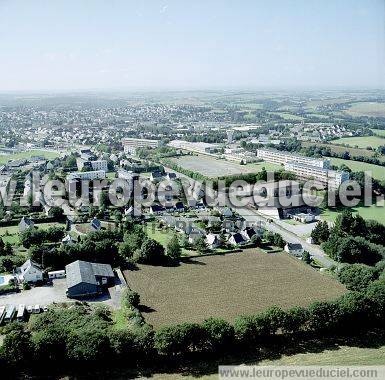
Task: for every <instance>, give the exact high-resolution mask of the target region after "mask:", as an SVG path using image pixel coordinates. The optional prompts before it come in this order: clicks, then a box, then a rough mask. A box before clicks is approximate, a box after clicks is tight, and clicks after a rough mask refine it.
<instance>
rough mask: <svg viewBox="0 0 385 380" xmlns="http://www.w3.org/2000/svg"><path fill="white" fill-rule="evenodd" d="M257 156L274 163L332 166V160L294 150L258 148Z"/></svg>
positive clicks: (325, 167) (326, 167)
mask: <svg viewBox="0 0 385 380" xmlns="http://www.w3.org/2000/svg"><path fill="white" fill-rule="evenodd" d="M257 157H258V158H260V159H262V160H264V161H267V162H271V163H274V164H283V165H285V164H286V163H287V162H296V163H298V164H304V165H310V166H316V167H319V168H324V169H328V168H330V160H329V159H325V158H312V157H306V156H301V155H298V154H293V153H292V152H286V151H281V150H276V149H258V150H257Z"/></svg>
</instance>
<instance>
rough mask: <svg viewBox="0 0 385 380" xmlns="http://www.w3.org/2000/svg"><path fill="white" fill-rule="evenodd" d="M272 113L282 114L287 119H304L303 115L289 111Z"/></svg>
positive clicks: (274, 113)
mask: <svg viewBox="0 0 385 380" xmlns="http://www.w3.org/2000/svg"><path fill="white" fill-rule="evenodd" d="M270 114H271V115H277V116H280V117H282V118H283V119H285V120H293V121H298V120H303V119H304V118H303V117H302V116H298V115H294V114H291V113H287V112H270Z"/></svg>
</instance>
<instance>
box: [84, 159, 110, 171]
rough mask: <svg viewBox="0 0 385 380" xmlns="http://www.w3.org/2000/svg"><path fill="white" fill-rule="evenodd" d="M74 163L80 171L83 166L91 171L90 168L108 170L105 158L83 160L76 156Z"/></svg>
mask: <svg viewBox="0 0 385 380" xmlns="http://www.w3.org/2000/svg"><path fill="white" fill-rule="evenodd" d="M76 164H77V167H78V170H79V171H82V170H83V168H86V170H89V171H92V170H104V171H107V170H108V162H107V160H93V161H91V160H85V159H83V158H77V159H76Z"/></svg>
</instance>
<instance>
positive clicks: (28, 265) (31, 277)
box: [16, 259, 43, 282]
mask: <svg viewBox="0 0 385 380" xmlns="http://www.w3.org/2000/svg"><path fill="white" fill-rule="evenodd" d="M16 276H17V279H18V281H19V282H37V281H42V280H43V270H42V269H41V267H40V265H38V264H36V263H35V262H33V261H32V260H30V259H29V260H27V261H26V262H25V263H24V264H23V265H22V266H21V267H19V268H17V269H16Z"/></svg>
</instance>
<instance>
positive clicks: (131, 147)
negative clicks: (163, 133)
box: [122, 137, 160, 154]
mask: <svg viewBox="0 0 385 380" xmlns="http://www.w3.org/2000/svg"><path fill="white" fill-rule="evenodd" d="M159 143H160V142H159V140H148V139H135V138H131V137H127V138H124V139H123V140H122V144H123V149H124V153H129V154H135V152H136V149H138V148H157V147H159Z"/></svg>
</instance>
